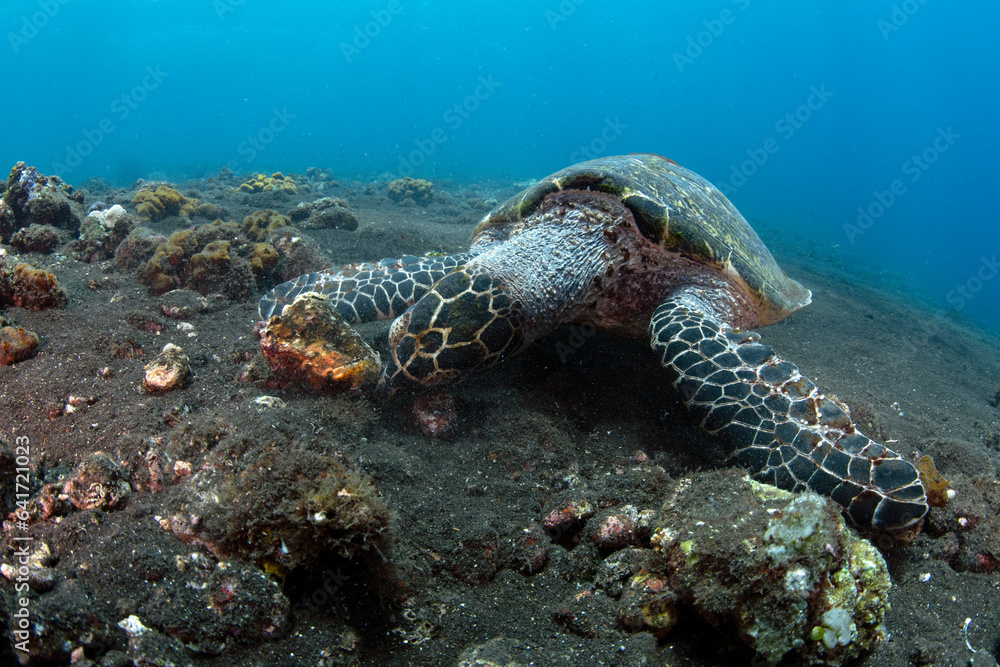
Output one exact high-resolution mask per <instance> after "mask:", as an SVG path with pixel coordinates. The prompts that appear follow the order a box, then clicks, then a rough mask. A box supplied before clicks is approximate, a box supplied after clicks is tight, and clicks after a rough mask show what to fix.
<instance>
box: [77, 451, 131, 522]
mask: <svg viewBox="0 0 1000 667" xmlns="http://www.w3.org/2000/svg"><path fill="white" fill-rule="evenodd" d="M63 493H65V494H66V495H67V496H68V497H69V501H70V502H71V503H73V505H74V506H75V507H76V508H77V509H81V510H89V509H100V510H105V511H107V510H113V509H119V508H121V507H122V506H123V505H124V504H125V502H126V500H128V497H129V495H131V493H132V487H131V486H129V483H128V473H127V472H126V471H125V469H124V468H122V466H121V465H119V464H118V463H117V462H116V461H115V460H114V459H112V458H111V457H110V456H108V455H107V454H105V453H104V452H100V451H98V452H94V453H93V454H90V455H89V456H87V457H86V458H85V459H83V461H81V462H80V465H79V466H77V468H76V472H74V473H73V476H72V477H70V478H69V480H67V481H66V484H65V486H63Z"/></svg>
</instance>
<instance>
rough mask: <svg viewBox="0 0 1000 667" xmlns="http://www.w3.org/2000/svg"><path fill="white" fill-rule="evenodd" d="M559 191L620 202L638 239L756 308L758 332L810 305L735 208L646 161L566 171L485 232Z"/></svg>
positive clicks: (507, 206) (484, 225)
mask: <svg viewBox="0 0 1000 667" xmlns="http://www.w3.org/2000/svg"><path fill="white" fill-rule="evenodd" d="M560 190H590V191H596V192H603V193H606V194H608V195H612V196H614V197H617V198H618V199H620V200H621V202H622V203H623V204H624V205H625V207H626V208H628V209H629V210H630V211H631V213H632V217H633V218H634V219H635V224H636V227H637V229H638V231H639V233H640V234H642V235H643V236H644V237H646V238H647V239H649V241H651V242H653V243H655V244H658V245H660V246H661V247H663V248H664V249H665V250H668V251H670V252H671V253H677V254H678V255H680V256H683V257H686V258H688V259H691V260H694V261H696V262H700V263H702V264H704V265H706V266H708V267H710V268H715V269H718V270H719V271H720V272H723V273H725V274H726V276H727V277H728V278H730V279H731V280H733V281H735V282H737V283H739V284H740V286H741V287H742V288H743V289H744V291H745V292H746V293H747V294H748V295H749V296H750V297H752V298H754V299H755V300H756V301H757V303H758V306H759V307H758V310H757V313H758V320H759V321H758V322H757V324H758V325H765V324H770V323H772V322H777V321H778V320H781V319H783V318H784V317H786V316H787V315H788V314H789V313H791V312H793V311H795V310H798V309H799V308H801V307H802V306H805V305H807V304H808V303H809V302H810V300H811V293H810V291H809V290H808V289H806V288H805V287H803V286H802V285H800V284H799V283H798V282H796V281H795V280H793V279H791V278H789V277H788V276H787V275H785V272H784V271H783V270H782V269H781V267H780V266H778V263H777V262H776V261H775V260H774V257H773V256H772V255H771V252H770V251H769V250H768V249H767V247H766V246H765V245H764V242H763V241H761V240H760V237H759V236H757V233H756V232H755V231H754V230H753V229H752V228H751V227H750V225H749V224H748V223H747V221H746V219H745V218H744V217H743V216H742V215H741V214H740V212H739V211H737V210H736V207H735V206H733V205H732V203H730V201H729V200H728V199H727V198H726V196H725V195H723V194H722V193H721V192H719V190H718V189H717V188H716V187H715V186H714V185H712V184H711V183H709V182H708V181H706V180H705V179H704V178H702V177H701V176H699V175H698V174H696V173H694V172H693V171H690V170H688V169H685V168H684V167H681V166H680V165H678V164H677V163H676V162H674V161H673V160H668V159H667V158H663V157H660V156H658V155H651V154H638V155H620V156H615V157H604V158H598V159H596V160H590V161H588V162H581V163H580V164H576V165H573V166H571V167H567V168H566V169H563V170H561V171H558V172H556V173H554V174H552V175H551V176H548V177H546V178H543V179H542V180H540V181H538V182H537V183H535V184H534V185H531V186H529V187H528V188H526V189H525V190H523V191H522V192H520V193H518V194H517V195H515V196H513V197H511V198H510V199H509V200H507V201H506V202H504V203H503V204H500V205H499V206H498V207H497V208H495V209H493V211H491V212H490V213H488V214H487V215H486V217H484V218H483V220H482V222H480V223H479V226H477V227H476V231H475V233H474V234H473V239H475V238H476V237H478V236H479V235H480V234H482V233H483V232H484V231H486V230H488V229H490V228H495V227H500V226H505V225H507V224H510V223H513V222H517V221H520V220H524V219H525V218H527V217H529V216H530V215H531V214H532V213H534V212H535V210H536V209H538V207H539V205H540V204H541V202H542V201H543V200H544V199H545V197H546V196H547V195H549V194H552V193H554V192H558V191H560Z"/></svg>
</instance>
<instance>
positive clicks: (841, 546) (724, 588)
mask: <svg viewBox="0 0 1000 667" xmlns="http://www.w3.org/2000/svg"><path fill="white" fill-rule="evenodd" d="M652 543H653V545H654V548H655V549H657V550H658V551H660V552H662V554H663V555H664V556H665V557H666V559H667V562H668V565H667V568H666V571H663V572H658V571H647V572H643V573H640V574H637V575H635V577H633V579H632V581H631V582H630V585H629V587H630V589H631V590H632V591H636V590H640V591H642V593H641V595H640V599H646V598H647V597H648V598H649V600H653V599H655V597H649V595H648V594H647V593H646V592H645V590H646V589H649V584H650V582H651V581H652V579H651V577H652V578H655V579H656V580H657V581H659V582H661V583H662V582H666V581H668V580H669V584H670V586H669V587H670V592H671V596H676V599H677V600H678V601H679V602H684V603H686V604H687V605H688V606H690V607H693V608H694V609H695V610H697V611H698V613H699V614H700V615H701V616H702V617H703V618H704V619H705V620H706V621H708V622H709V623H711V624H713V625H716V626H718V627H719V628H732V629H733V630H734V631H735V633H736V635H737V636H738V637H739V639H740V640H742V641H743V642H745V643H746V644H748V645H749V646H750V647H751V648H752V649H753V650H755V651H756V652H757V653H758V654H759V655H760V656H761V657H762V658H763V660H765V661H766V663H767V664H770V665H776V664H777V663H779V662H782V661H785V662H788V663H789V664H791V663H794V664H810V665H812V664H828V665H841V664H843V663H845V662H849V661H851V660H854V659H856V658H859V657H861V656H863V655H865V654H867V653H869V652H870V651H872V650H873V649H874V648H875V647H877V646H878V645H879V643H880V642H882V641H883V640H884V639H885V638H886V633H885V630H884V628H883V626H882V619H883V617H884V616H885V613H886V612H887V611H888V609H889V600H888V594H889V588H890V586H891V584H890V580H889V573H888V570H887V569H886V564H885V561H884V560H883V559H882V555H881V554H880V553H879V552H878V551H877V550H876V549H875V547H873V546H872V545H871V544H870V543H869V542H868V541H867V540H864V539H861V538H859V537H857V536H856V535H855V534H854V533H853V532H852V531H851V530H850V529H848V528H847V526H846V525H845V524H844V520H843V518H842V517H841V508H840V507H839V506H837V505H836V504H834V503H833V502H832V501H829V500H827V499H825V498H822V497H820V496H818V495H816V494H814V493H812V492H806V493H802V494H792V493H788V492H786V491H781V490H779V489H776V488H774V487H771V486H767V485H763V484H758V483H756V482H753V481H751V480H749V479H748V478H746V477H741V476H740V474H739V473H737V472H735V471H720V472H717V473H709V474H704V475H698V476H696V477H694V478H688V479H683V480H680V481H679V482H678V484H677V486H676V487H675V490H674V492H673V494H672V497H671V499H670V500H669V501H668V502H667V504H666V505H665V506H664V508H663V510H662V512H661V514H660V517H659V525H658V528H657V529H656V532H655V533H654V535H653V538H652ZM668 573H669V576H668ZM659 585H660V584H654V588H656V587H659ZM653 592H656V591H653ZM643 596H645V597H643ZM667 602H669V601H668V600H665V599H664V600H662V604H661V605H660V609H661V612H660V613H658V614H656V615H654V616H653V617H651V618H648V619H646V620H645V621H644V622H645V624H646V626H647V627H649V628H650V629H652V630H655V631H657V632H666V631H668V630H669V629H670V626H671V625H672V621H671V619H672V618H675V614H674V612H673V611H671V609H670V605H669V604H667ZM643 604H649V602H644V603H643ZM634 609H635V605H634V604H632V605H625V606H624V607H623V608H622V613H623V614H624V615H625V616H626V617H627V619H628V622H630V623H632V622H634V621H635V614H634V612H633V611H629V610H634ZM623 622H625V619H623Z"/></svg>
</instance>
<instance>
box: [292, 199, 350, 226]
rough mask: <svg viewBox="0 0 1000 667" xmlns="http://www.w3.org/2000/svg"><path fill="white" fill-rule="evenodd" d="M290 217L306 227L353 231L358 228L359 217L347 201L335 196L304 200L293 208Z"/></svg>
mask: <svg viewBox="0 0 1000 667" xmlns="http://www.w3.org/2000/svg"><path fill="white" fill-rule="evenodd" d="M288 217H289V218H291V220H292V221H293V222H295V223H299V224H300V225H301V226H302V227H304V228H306V229H346V230H348V231H352V232H353V231H354V230H355V229H357V228H358V217H357V216H356V215H354V213H353V212H351V209H349V208H348V207H347V202H346V201H344V200H343V199H336V198H334V197H323V198H322V199H317V200H316V201H314V202H309V203H305V202H303V203H301V204H299V205H298V206H296V207H295V208H293V209H292V210H291V212H290V213H289V214H288Z"/></svg>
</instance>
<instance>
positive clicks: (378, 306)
mask: <svg viewBox="0 0 1000 667" xmlns="http://www.w3.org/2000/svg"><path fill="white" fill-rule="evenodd" d="M471 256H472V253H459V254H455V255H425V256H423V257H414V256H413V255H405V256H404V257H402V258H401V259H383V260H382V261H380V262H364V263H361V264H349V265H346V266H340V267H334V268H331V269H324V270H323V271H317V272H316V273H307V274H305V275H302V276H299V277H298V278H296V279H294V280H289V281H288V282H285V283H281V284H280V285H278V286H277V287H275V288H274V289H272V290H271V291H270V292H268V293H267V294H265V295H264V296H263V298H261V300H260V302H259V303H258V304H257V310H258V312H259V313H260V318H261V319H262V320H266V319H268V318H270V317H271V316H272V315H277V314H280V313H281V309H282V308H284V307H285V306H286V305H288V304H290V303H291V302H292V301H294V300H295V297H297V296H298V295H300V294H302V293H304V292H319V293H320V294H323V295H325V296H327V297H329V299H330V301H331V302H332V303H334V304H335V305H336V307H337V310H338V311H339V312H340V314H341V315H342V316H343V317H344V319H345V320H347V322H348V323H350V324H360V323H362V322H372V321H374V320H385V319H393V318H396V317H398V316H399V315H401V314H402V313H403V311H405V310H406V309H407V308H409V307H410V306H412V305H413V304H414V303H415V302H416V301H417V300H418V299H420V298H421V297H422V296H423V295H424V294H426V293H427V292H428V291H429V290H430V288H431V287H432V286H433V285H434V283H436V282H437V281H439V280H441V278H444V277H445V275H446V274H448V273H450V272H451V271H452V270H454V269H455V268H456V267H458V266H459V265H461V264H463V263H465V262H466V261H467V260H468V259H469V258H470V257H471Z"/></svg>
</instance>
